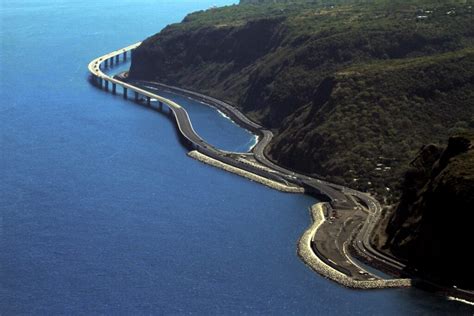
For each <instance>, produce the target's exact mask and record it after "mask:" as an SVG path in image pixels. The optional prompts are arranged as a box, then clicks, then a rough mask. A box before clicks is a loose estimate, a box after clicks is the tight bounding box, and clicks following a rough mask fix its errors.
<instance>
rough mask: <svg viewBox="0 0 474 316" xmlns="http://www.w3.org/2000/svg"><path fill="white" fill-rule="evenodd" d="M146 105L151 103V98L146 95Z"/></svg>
mask: <svg viewBox="0 0 474 316" xmlns="http://www.w3.org/2000/svg"><path fill="white" fill-rule="evenodd" d="M146 105H147V106H150V105H151V99H150V97H146Z"/></svg>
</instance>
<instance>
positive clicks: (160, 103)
mask: <svg viewBox="0 0 474 316" xmlns="http://www.w3.org/2000/svg"><path fill="white" fill-rule="evenodd" d="M158 104H159V108H160V111H161V112H163V102H161V101H160V102H159V103H158Z"/></svg>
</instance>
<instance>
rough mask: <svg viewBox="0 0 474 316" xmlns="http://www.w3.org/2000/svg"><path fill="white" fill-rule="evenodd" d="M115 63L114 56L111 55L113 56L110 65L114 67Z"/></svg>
mask: <svg viewBox="0 0 474 316" xmlns="http://www.w3.org/2000/svg"><path fill="white" fill-rule="evenodd" d="M113 64H114V58H113V57H111V58H110V67H112V65H113Z"/></svg>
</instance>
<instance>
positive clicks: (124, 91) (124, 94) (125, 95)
mask: <svg viewBox="0 0 474 316" xmlns="http://www.w3.org/2000/svg"><path fill="white" fill-rule="evenodd" d="M123 98H124V99H127V98H128V95H127V88H125V87H123Z"/></svg>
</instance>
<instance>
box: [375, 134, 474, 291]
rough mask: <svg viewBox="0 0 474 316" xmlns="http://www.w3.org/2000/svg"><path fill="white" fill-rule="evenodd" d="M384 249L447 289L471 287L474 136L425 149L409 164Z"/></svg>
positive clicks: (455, 139)
mask: <svg viewBox="0 0 474 316" xmlns="http://www.w3.org/2000/svg"><path fill="white" fill-rule="evenodd" d="M402 192H403V193H402V197H401V200H400V203H399V205H398V207H397V209H396V210H395V211H394V212H393V214H392V215H391V217H390V220H389V222H388V225H387V227H386V230H385V233H386V235H387V237H388V238H387V239H386V242H385V245H384V248H385V250H389V251H390V252H391V253H393V254H394V255H395V256H397V257H399V258H402V259H404V260H405V261H407V262H408V269H410V270H412V271H417V273H418V274H421V275H422V276H424V277H426V278H428V279H432V280H435V281H436V282H440V283H443V284H446V285H457V286H459V287H463V288H469V289H474V273H472V242H473V241H474V238H473V233H472V224H473V223H474V137H470V138H468V137H452V138H450V139H449V143H448V146H447V147H446V148H445V149H444V150H441V149H440V148H439V147H436V146H433V145H429V146H425V147H424V148H423V149H422V150H421V152H420V153H419V155H418V156H417V158H416V159H415V160H414V161H413V162H412V169H411V170H410V171H409V172H407V174H406V176H405V181H404V184H403V191H402Z"/></svg>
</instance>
